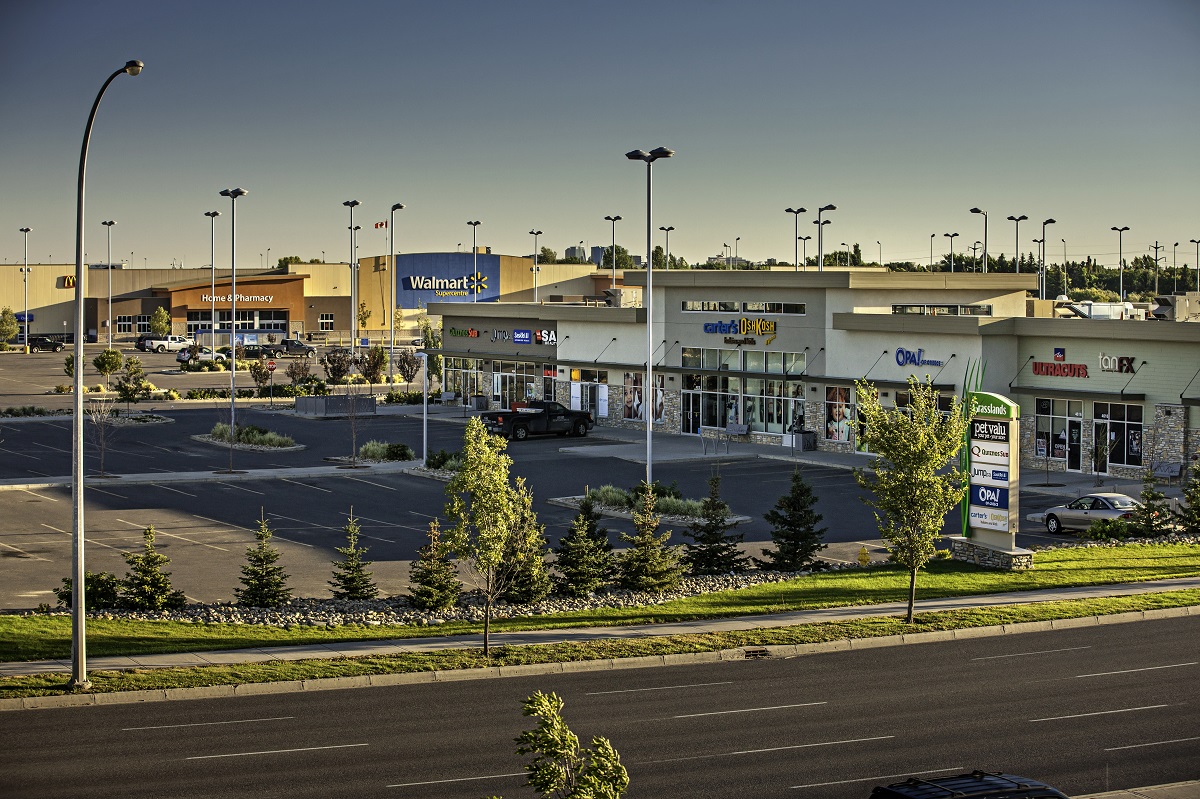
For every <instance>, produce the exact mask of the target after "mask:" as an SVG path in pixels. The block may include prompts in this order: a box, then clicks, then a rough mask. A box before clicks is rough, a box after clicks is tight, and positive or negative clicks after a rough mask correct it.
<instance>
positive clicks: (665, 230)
mask: <svg viewBox="0 0 1200 799" xmlns="http://www.w3.org/2000/svg"><path fill="white" fill-rule="evenodd" d="M674 229H675V227H674V226H670V227H660V228H659V230H661V231H662V232H663V233H666V234H667V243H666V245H665V246H666V256H667V257H666V258H665V259H664V260H663V267H664V268H665V269H670V268H671V231H672V230H674Z"/></svg>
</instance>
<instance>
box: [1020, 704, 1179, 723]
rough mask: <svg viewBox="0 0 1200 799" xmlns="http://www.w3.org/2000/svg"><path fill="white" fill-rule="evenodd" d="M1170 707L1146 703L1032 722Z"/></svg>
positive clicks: (1033, 720) (1050, 717) (1049, 717)
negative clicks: (1138, 705) (1139, 705)
mask: <svg viewBox="0 0 1200 799" xmlns="http://www.w3.org/2000/svg"><path fill="white" fill-rule="evenodd" d="M1164 707H1170V705H1144V706H1143V707H1126V708H1122V709H1120V710H1098V711H1096V712H1095V713H1076V714H1075V715H1073V716H1048V717H1047V718H1044V719H1030V720H1029V721H1030V723H1032V722H1037V721H1062V720H1064V719H1084V718H1087V717H1088V716H1107V715H1109V714H1111V713H1132V712H1134V711H1135V710H1158V709H1159V708H1164Z"/></svg>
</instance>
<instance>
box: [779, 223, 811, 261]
mask: <svg viewBox="0 0 1200 799" xmlns="http://www.w3.org/2000/svg"><path fill="white" fill-rule="evenodd" d="M783 212H784V213H785V214H791V215H792V234H793V235H792V238H794V239H795V240H796V241H795V242H794V243H793V246H792V250H793V253H794V260H795V262H796V271H797V272H799V271H800V214H804V213H808V209H807V208H784V209H783Z"/></svg>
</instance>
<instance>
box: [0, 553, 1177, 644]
mask: <svg viewBox="0 0 1200 799" xmlns="http://www.w3.org/2000/svg"><path fill="white" fill-rule="evenodd" d="M1198 574H1200V546H1196V545H1189V544H1163V545H1129V546H1120V547H1087V548H1074V549H1055V550H1046V551H1043V552H1038V553H1036V554H1035V556H1034V568H1033V569H1031V570H1029V571H1024V572H1003V571H996V570H993V569H983V568H979V567H977V566H973V565H970V564H965V563H960V562H957V561H950V560H935V561H931V562H930V564H929V566H928V568H927V569H925V570H923V571H922V573H921V575H920V578H919V581H918V586H917V596H918V598H919V599H937V598H946V597H956V596H975V595H984V594H998V593H1006V592H1011V591H1028V590H1035V589H1046V588H1062V587H1069V586H1089V585H1108V584H1114V583H1129V582H1140V581H1148V580H1164V579H1169V578H1173V577H1190V576H1195V575H1198ZM907 591H908V573H907V572H906V571H905V570H904V569H903V568H901V567H898V566H895V565H882V566H877V567H874V568H870V569H852V570H845V571H836V572H826V573H821V574H815V575H812V576H809V577H802V578H797V579H795V580H788V581H786V582H781V583H763V584H760V585H756V586H752V587H749V588H744V589H740V590H737V591H722V592H718V593H712V594H704V595H701V596H695V597H688V598H686V599H678V600H673V601H671V602H666V603H663V604H661V605H652V606H644V607H636V608H619V609H613V608H604V609H597V610H589V611H579V612H573V613H562V614H555V615H548V616H523V617H517V618H509V619H497V620H495V621H494V622H493V630H496V631H498V632H505V631H519V630H543V629H570V628H577V627H602V626H615V625H628V624H652V623H665V622H680V621H691V620H697V619H719V618H727V617H730V616H752V615H762V614H768V613H780V612H786V611H793V610H802V609H819V608H829V607H844V606H852V605H874V604H881V603H885V602H902V601H905V600H906V599H907V596H908V594H907ZM481 631H482V625H480V624H472V623H469V622H452V623H448V624H443V625H439V626H436V627H416V626H379V627H365V626H357V625H345V626H339V627H333V628H326V627H303V626H301V627H293V628H292V629H284V628H279V627H267V626H258V625H246V624H200V623H192V622H167V621H130V620H107V619H93V620H89V622H88V652H89V654H90V655H92V656H102V655H129V656H137V655H148V654H163V653H169V652H199V651H208V650H215V649H243V648H251V647H260V646H286V645H298V644H321V643H336V642H344V641H369V640H380V639H389V638H401V639H402V638H418V637H421V638H424V637H431V636H439V637H440V636H452V635H462V634H466V633H474V632H481ZM70 654H71V625H70V618H69V617H67V616H40V615H33V616H0V661H5V662H11V661H24V660H44V659H51V658H67V657H70Z"/></svg>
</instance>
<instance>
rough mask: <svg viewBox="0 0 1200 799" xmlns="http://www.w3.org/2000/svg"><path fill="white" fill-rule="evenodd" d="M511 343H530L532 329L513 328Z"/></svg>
mask: <svg viewBox="0 0 1200 799" xmlns="http://www.w3.org/2000/svg"><path fill="white" fill-rule="evenodd" d="M512 343H513V344H532V343H533V331H532V330H514V331H513V335H512Z"/></svg>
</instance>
